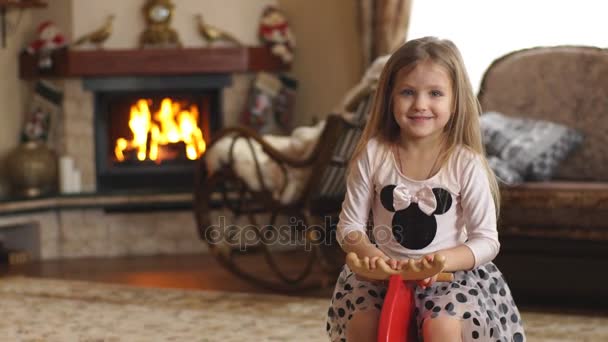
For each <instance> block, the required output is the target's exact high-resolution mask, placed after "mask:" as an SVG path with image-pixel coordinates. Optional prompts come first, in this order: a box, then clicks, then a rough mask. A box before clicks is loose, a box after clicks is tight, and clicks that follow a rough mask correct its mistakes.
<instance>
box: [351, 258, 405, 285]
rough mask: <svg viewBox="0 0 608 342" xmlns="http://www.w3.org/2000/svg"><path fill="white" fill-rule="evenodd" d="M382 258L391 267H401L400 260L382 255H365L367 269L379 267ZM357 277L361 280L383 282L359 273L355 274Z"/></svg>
mask: <svg viewBox="0 0 608 342" xmlns="http://www.w3.org/2000/svg"><path fill="white" fill-rule="evenodd" d="M380 259H382V260H384V261H385V262H386V263H387V264H388V265H389V266H390V267H391V268H393V269H395V270H397V269H399V268H400V267H401V266H400V265H401V263H400V262H398V261H397V260H393V259H390V258H388V257H381V256H373V257H364V258H363V263H364V265H365V267H366V268H367V269H369V270H375V269H376V268H378V262H380ZM355 277H356V278H357V279H359V280H362V281H369V282H372V283H382V282H383V281H382V280H376V279H370V278H366V277H364V276H360V275H358V274H355Z"/></svg>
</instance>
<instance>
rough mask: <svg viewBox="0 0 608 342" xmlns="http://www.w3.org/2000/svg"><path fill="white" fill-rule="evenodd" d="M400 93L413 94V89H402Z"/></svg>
mask: <svg viewBox="0 0 608 342" xmlns="http://www.w3.org/2000/svg"><path fill="white" fill-rule="evenodd" d="M401 94H402V95H414V91H413V90H412V89H403V90H402V91H401Z"/></svg>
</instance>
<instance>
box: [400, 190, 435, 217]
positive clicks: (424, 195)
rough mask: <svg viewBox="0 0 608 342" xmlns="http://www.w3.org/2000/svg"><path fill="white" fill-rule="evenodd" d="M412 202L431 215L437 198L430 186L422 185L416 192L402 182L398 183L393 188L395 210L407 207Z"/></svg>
mask: <svg viewBox="0 0 608 342" xmlns="http://www.w3.org/2000/svg"><path fill="white" fill-rule="evenodd" d="M412 202H413V203H418V208H420V210H422V212H423V213H425V214H427V215H432V214H433V212H435V209H437V199H436V198H435V194H434V193H433V189H431V187H430V186H424V187H422V188H421V189H420V190H418V191H417V192H416V193H413V192H412V191H410V190H409V189H408V188H407V187H406V186H405V185H403V184H399V185H397V186H396V187H395V188H394V189H393V207H394V208H395V211H398V210H404V209H407V207H409V206H410V204H411V203H412Z"/></svg>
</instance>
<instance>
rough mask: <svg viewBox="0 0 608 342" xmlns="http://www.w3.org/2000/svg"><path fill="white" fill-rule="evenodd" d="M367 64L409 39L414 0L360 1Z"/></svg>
mask: <svg viewBox="0 0 608 342" xmlns="http://www.w3.org/2000/svg"><path fill="white" fill-rule="evenodd" d="M359 1H360V2H359V5H360V9H359V13H360V18H359V23H360V25H361V34H362V35H361V36H362V38H361V39H362V40H363V42H362V46H363V57H364V62H365V64H366V65H369V64H370V63H371V62H373V61H374V59H376V57H379V56H382V55H386V54H388V53H390V52H392V51H393V50H394V49H396V48H397V47H399V46H400V45H401V44H403V43H404V42H405V39H406V38H407V31H408V26H409V21H410V12H411V8H412V1H413V0H359Z"/></svg>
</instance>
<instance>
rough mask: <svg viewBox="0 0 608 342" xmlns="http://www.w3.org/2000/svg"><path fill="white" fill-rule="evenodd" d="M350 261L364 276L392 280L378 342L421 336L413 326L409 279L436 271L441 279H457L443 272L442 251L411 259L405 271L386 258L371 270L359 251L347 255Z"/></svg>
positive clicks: (425, 276)
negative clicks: (389, 262)
mask: <svg viewBox="0 0 608 342" xmlns="http://www.w3.org/2000/svg"><path fill="white" fill-rule="evenodd" d="M346 264H347V265H348V267H350V269H351V270H352V271H353V272H354V273H356V274H358V275H360V276H363V277H366V278H369V279H375V280H387V279H389V283H388V291H387V293H386V297H384V305H383V306H382V312H381V313H380V323H379V325H378V342H395V341H406V342H409V341H416V339H417V336H416V335H415V329H412V324H413V317H412V314H413V309H414V289H413V287H412V284H411V283H408V282H407V281H412V280H422V279H426V278H429V277H432V276H434V275H436V274H437V275H438V276H437V281H452V280H453V275H452V274H451V273H441V271H443V268H444V267H445V257H444V256H442V255H439V254H435V255H434V256H433V259H432V261H430V262H429V261H428V260H427V259H426V258H422V259H421V260H420V261H416V260H414V259H410V260H409V262H408V264H407V265H405V266H404V267H403V268H402V269H401V270H394V269H392V268H391V267H390V266H389V265H388V264H387V263H386V262H385V261H384V260H382V259H379V260H378V263H377V265H376V266H377V267H376V268H375V269H374V270H370V269H369V268H368V266H367V265H368V263H367V261H366V260H363V259H359V257H357V255H356V254H355V253H348V254H347V255H346Z"/></svg>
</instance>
